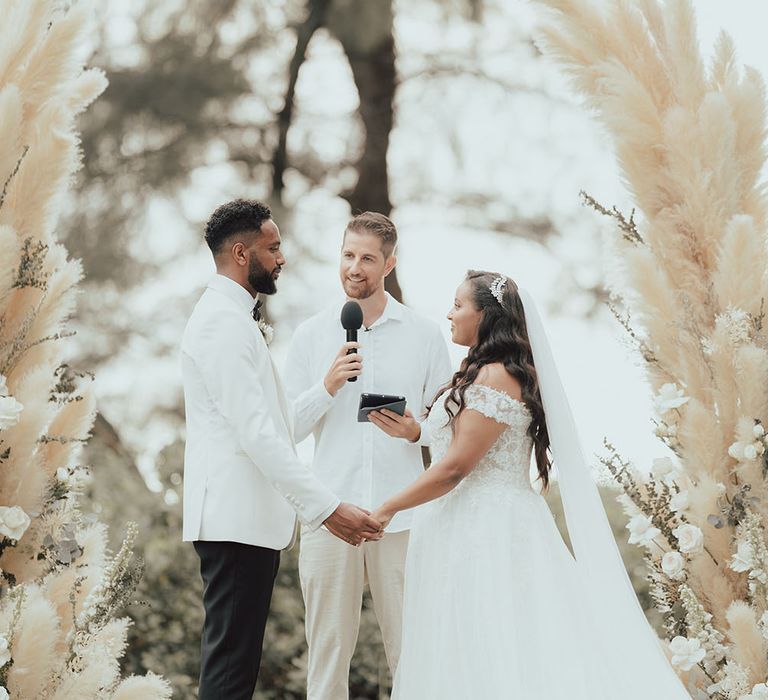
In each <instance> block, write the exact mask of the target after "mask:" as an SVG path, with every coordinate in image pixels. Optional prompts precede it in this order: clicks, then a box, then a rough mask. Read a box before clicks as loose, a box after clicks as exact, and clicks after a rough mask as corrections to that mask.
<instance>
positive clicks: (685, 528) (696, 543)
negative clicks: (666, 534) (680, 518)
mask: <svg viewBox="0 0 768 700" xmlns="http://www.w3.org/2000/svg"><path fill="white" fill-rule="evenodd" d="M672 534H673V535H674V536H675V537H677V544H678V547H679V548H680V551H681V552H683V553H685V554H699V553H700V552H702V551H704V533H703V532H702V531H701V530H700V529H699V528H698V527H696V525H690V524H689V523H685V524H684V525H680V527H676V528H675V529H674V530H672Z"/></svg>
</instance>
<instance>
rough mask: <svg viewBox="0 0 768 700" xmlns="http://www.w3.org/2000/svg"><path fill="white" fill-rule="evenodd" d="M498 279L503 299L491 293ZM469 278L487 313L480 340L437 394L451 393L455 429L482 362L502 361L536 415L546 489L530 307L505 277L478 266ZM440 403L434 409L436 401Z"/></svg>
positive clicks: (533, 431) (545, 441)
mask: <svg viewBox="0 0 768 700" xmlns="http://www.w3.org/2000/svg"><path fill="white" fill-rule="evenodd" d="M499 277H502V278H503V279H505V280H506V284H505V286H504V291H503V293H502V296H501V302H499V300H498V299H496V297H495V296H494V295H493V294H492V293H491V284H492V283H493V282H494V280H496V279H497V278H499ZM466 280H467V281H468V282H469V283H470V285H471V287H472V299H473V303H474V306H475V308H476V309H477V310H478V311H481V312H482V318H481V319H480V325H479V327H478V329H477V343H475V344H474V345H473V346H472V347H471V348H470V349H469V352H468V353H467V357H466V358H465V359H464V361H463V362H462V364H461V367H460V368H459V371H458V372H456V374H454V375H453V378H452V379H451V382H450V384H448V385H447V386H446V387H444V388H443V389H442V390H441V391H440V392H439V394H438V397H439V396H440V395H441V394H443V393H445V392H446V391H448V392H449V394H448V400H447V401H446V410H447V411H448V414H449V416H450V418H449V422H450V423H451V426H452V427H453V422H454V421H455V420H456V417H457V416H458V415H459V413H461V412H462V411H463V410H464V407H465V405H466V403H465V400H464V393H465V392H466V390H467V389H468V388H469V387H470V386H471V385H472V384H473V383H474V382H475V380H476V379H477V375H478V374H479V373H480V370H481V369H482V368H483V366H485V365H488V364H492V363H495V362H500V363H502V364H503V365H504V368H505V369H506V370H507V372H509V374H511V375H512V376H513V377H514V378H515V379H517V381H518V382H519V383H520V389H521V392H522V401H523V403H524V404H525V405H526V407H527V408H528V411H529V412H530V414H531V423H530V425H529V426H528V436H529V437H530V438H531V440H532V441H533V451H534V455H535V456H536V466H537V469H538V472H539V478H540V479H541V482H542V485H543V487H544V489H545V490H546V489H547V487H548V486H549V472H550V469H551V466H552V462H551V460H550V457H549V454H548V450H549V432H548V431H547V422H546V419H545V416H544V404H543V403H542V400H541V392H540V391H539V380H538V375H537V374H536V367H535V366H534V364H533V352H532V351H531V343H530V341H529V340H528V328H527V326H526V323H525V311H524V309H523V302H522V300H521V299H520V294H519V293H518V291H517V285H516V284H515V282H514V281H513V280H511V279H510V278H509V277H505V276H504V275H499V274H497V273H495V272H484V271H478V270H470V271H469V272H467V277H466ZM435 401H437V398H436V399H435ZM435 401H433V402H432V405H431V406H430V409H431V408H432V406H434V405H435ZM453 406H458V410H456V411H454V410H453V408H452V407H453Z"/></svg>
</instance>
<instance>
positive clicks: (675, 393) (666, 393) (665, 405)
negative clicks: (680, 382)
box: [654, 383, 690, 414]
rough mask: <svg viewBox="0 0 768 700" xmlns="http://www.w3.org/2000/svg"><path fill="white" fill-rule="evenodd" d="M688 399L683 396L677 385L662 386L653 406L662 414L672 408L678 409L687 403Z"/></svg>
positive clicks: (683, 393)
mask: <svg viewBox="0 0 768 700" xmlns="http://www.w3.org/2000/svg"><path fill="white" fill-rule="evenodd" d="M688 401H690V399H689V398H688V397H687V396H686V395H685V392H684V391H683V390H682V389H678V388H677V384H672V383H670V384H664V385H663V386H662V387H661V389H659V393H658V394H657V395H656V398H655V399H654V404H655V405H656V409H657V410H658V412H659V413H661V414H664V413H667V412H668V411H671V410H672V409H674V408H680V406H682V405H683V404H686V403H688Z"/></svg>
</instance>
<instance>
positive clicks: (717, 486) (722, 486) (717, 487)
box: [715, 481, 727, 496]
mask: <svg viewBox="0 0 768 700" xmlns="http://www.w3.org/2000/svg"><path fill="white" fill-rule="evenodd" d="M715 490H716V491H717V495H718V496H722V495H723V494H724V493H725V492H726V490H727V489H726V488H725V484H723V483H722V482H720V481H718V482H717V483H716V484H715Z"/></svg>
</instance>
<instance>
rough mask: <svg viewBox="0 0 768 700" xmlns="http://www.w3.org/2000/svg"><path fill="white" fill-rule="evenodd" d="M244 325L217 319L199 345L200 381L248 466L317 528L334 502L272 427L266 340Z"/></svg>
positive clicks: (330, 493) (226, 318) (337, 501)
mask: <svg viewBox="0 0 768 700" xmlns="http://www.w3.org/2000/svg"><path fill="white" fill-rule="evenodd" d="M250 330H251V329H249V328H248V327H247V326H244V325H243V323H242V319H241V318H239V317H236V316H232V317H231V318H229V317H224V318H221V319H220V320H219V324H218V327H217V329H216V331H215V332H212V333H211V334H210V335H209V336H208V338H207V339H206V340H207V342H206V343H205V344H204V351H205V353H206V358H204V359H205V360H208V361H202V362H198V366H199V367H200V371H201V374H202V376H203V381H204V382H205V384H206V385H207V388H208V391H209V393H210V395H211V397H212V399H213V401H214V403H215V404H216V406H217V408H218V409H219V411H220V412H221V413H222V415H223V416H224V418H225V419H226V420H227V421H228V422H229V423H230V425H232V426H233V427H234V429H235V432H236V435H237V438H238V440H239V442H240V447H241V449H242V450H243V452H245V454H247V455H248V457H250V459H251V460H252V461H253V463H254V465H255V467H254V468H257V469H259V470H260V471H261V472H262V473H263V474H264V476H265V477H266V478H267V479H268V480H269V482H270V483H271V484H272V486H273V487H274V488H275V490H276V491H277V492H278V493H280V494H281V495H282V496H283V497H284V498H285V499H286V500H287V501H288V503H289V504H290V505H291V506H292V507H293V509H294V510H295V511H296V514H297V515H298V517H299V519H300V520H301V521H302V523H304V524H305V525H307V526H308V527H310V528H316V527H319V526H320V525H321V524H322V522H323V521H324V520H325V519H326V518H327V517H328V516H329V515H330V514H331V513H333V511H334V510H335V509H336V508H337V507H338V505H339V503H340V501H339V499H338V497H337V496H336V495H335V494H334V493H333V492H331V491H330V490H329V489H328V488H326V487H325V486H324V485H323V484H322V483H321V482H320V480H319V479H318V478H317V477H316V476H315V475H314V474H313V473H312V472H311V471H310V470H309V469H307V467H305V466H304V465H303V464H302V463H301V461H300V460H299V458H298V457H297V455H296V452H295V450H294V448H293V446H292V445H291V444H290V441H289V440H288V439H287V438H285V437H282V436H281V434H280V432H279V431H278V426H277V425H275V422H274V419H273V417H272V413H271V412H270V411H269V410H268V407H267V405H266V402H267V400H268V399H267V397H266V395H265V392H264V387H263V386H262V384H261V382H260V381H259V376H260V374H261V373H262V372H264V371H265V364H266V363H269V362H270V360H269V354H268V350H267V348H266V345H264V346H263V347H259V345H258V342H259V339H257V338H254V337H253V335H252V334H251V332H250ZM262 342H263V341H262ZM209 358H210V359H209ZM270 371H271V369H270Z"/></svg>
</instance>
